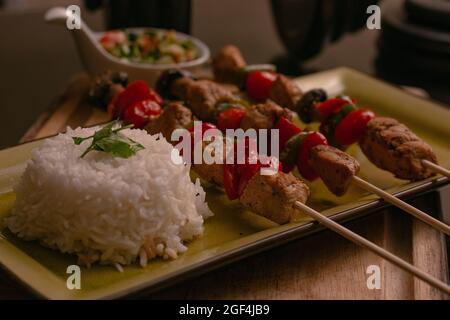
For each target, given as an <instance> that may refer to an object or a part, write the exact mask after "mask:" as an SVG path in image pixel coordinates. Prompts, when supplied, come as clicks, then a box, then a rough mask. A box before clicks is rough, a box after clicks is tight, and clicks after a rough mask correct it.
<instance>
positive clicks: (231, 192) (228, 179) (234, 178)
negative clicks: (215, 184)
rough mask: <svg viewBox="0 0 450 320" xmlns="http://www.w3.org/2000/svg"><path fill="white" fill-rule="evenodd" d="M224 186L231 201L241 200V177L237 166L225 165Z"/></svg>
mask: <svg viewBox="0 0 450 320" xmlns="http://www.w3.org/2000/svg"><path fill="white" fill-rule="evenodd" d="M223 186H224V189H225V192H226V194H227V196H228V198H229V199H230V200H235V199H237V198H239V192H238V190H239V176H238V173H237V170H236V165H235V164H227V163H225V164H224V165H223Z"/></svg>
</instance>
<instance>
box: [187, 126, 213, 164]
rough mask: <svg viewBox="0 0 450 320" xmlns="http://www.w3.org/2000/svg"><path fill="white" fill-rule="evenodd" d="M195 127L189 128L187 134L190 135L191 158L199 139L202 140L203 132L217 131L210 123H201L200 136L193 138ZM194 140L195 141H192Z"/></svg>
mask: <svg viewBox="0 0 450 320" xmlns="http://www.w3.org/2000/svg"><path fill="white" fill-rule="evenodd" d="M195 128H196V127H195V126H193V127H191V128H189V132H190V133H191V135H192V139H191V151H192V156H194V154H193V152H194V146H195V145H196V144H197V143H198V142H199V141H201V139H202V138H203V135H204V134H205V132H206V131H207V130H209V129H217V127H216V126H215V125H213V124H212V123H209V122H202V127H201V133H202V134H201V136H200V137H197V136H195V137H194V131H195ZM194 139H195V140H194Z"/></svg>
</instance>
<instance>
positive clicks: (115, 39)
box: [100, 30, 127, 50]
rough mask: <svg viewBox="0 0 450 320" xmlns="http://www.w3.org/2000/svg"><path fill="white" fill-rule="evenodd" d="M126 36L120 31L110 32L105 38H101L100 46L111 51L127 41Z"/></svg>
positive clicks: (106, 33) (104, 35)
mask: <svg viewBox="0 0 450 320" xmlns="http://www.w3.org/2000/svg"><path fill="white" fill-rule="evenodd" d="M126 39H127V38H126V36H125V34H124V33H123V32H122V31H120V30H113V31H108V32H105V33H104V34H103V36H102V37H101V38H100V44H101V45H102V46H103V48H105V49H106V50H111V49H112V48H114V46H115V45H116V44H121V43H124V42H125V41H126Z"/></svg>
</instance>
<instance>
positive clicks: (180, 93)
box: [170, 77, 196, 100]
mask: <svg viewBox="0 0 450 320" xmlns="http://www.w3.org/2000/svg"><path fill="white" fill-rule="evenodd" d="M195 81H196V80H194V79H192V78H187V77H182V78H178V79H176V80H175V81H173V83H172V84H171V86H170V93H171V95H173V96H175V97H177V98H179V99H181V100H186V99H187V98H188V93H189V88H190V87H191V86H192V84H193V83H194V82H195Z"/></svg>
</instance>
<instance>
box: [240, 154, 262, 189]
mask: <svg viewBox="0 0 450 320" xmlns="http://www.w3.org/2000/svg"><path fill="white" fill-rule="evenodd" d="M237 166H238V174H239V185H238V193H239V195H241V194H242V193H243V192H244V190H245V188H246V187H247V184H248V182H249V181H250V179H251V178H252V177H253V176H254V175H255V174H259V172H258V171H259V170H260V168H261V163H260V162H259V161H257V162H256V163H245V164H239V165H237Z"/></svg>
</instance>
